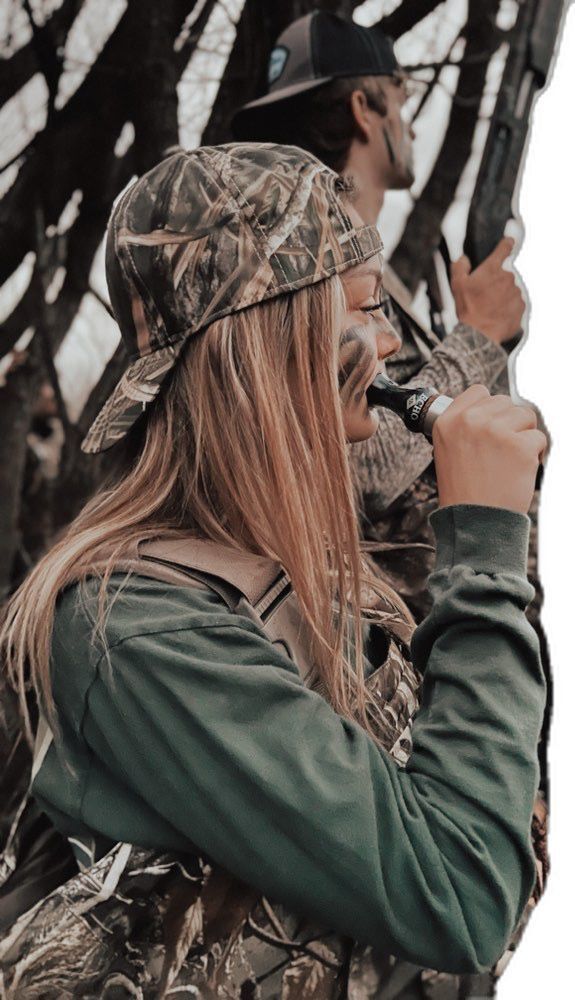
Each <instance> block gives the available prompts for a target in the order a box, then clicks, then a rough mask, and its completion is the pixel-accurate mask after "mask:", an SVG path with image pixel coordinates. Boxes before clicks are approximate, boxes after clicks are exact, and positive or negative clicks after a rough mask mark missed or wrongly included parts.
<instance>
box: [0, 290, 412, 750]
mask: <svg viewBox="0 0 575 1000" xmlns="http://www.w3.org/2000/svg"><path fill="white" fill-rule="evenodd" d="M344 309H345V298H344V293H343V288H342V285H341V282H340V280H339V278H337V277H334V278H330V279H327V280H325V281H322V282H320V283H318V284H315V285H312V286H310V287H307V288H304V289H302V290H300V291H297V292H295V293H293V294H290V295H285V296H282V297H278V298H275V299H272V300H271V301H270V302H265V303H262V304H260V305H258V306H255V307H252V308H250V309H246V310H244V311H241V312H238V313H235V314H233V315H232V316H228V317H226V318H224V319H221V320H218V321H217V322H215V323H213V324H212V325H211V326H210V327H208V328H207V329H206V330H205V331H204V332H203V333H201V334H199V335H196V336H193V337H191V338H190V340H189V342H188V344H187V345H186V347H185V349H184V351H183V353H182V356H181V358H180V360H179V362H178V364H177V366H176V368H175V370H174V373H173V375H172V378H171V381H170V383H169V385H168V386H167V387H165V388H164V389H163V391H162V392H161V393H160V396H159V397H158V399H157V400H156V402H155V403H154V405H153V407H152V409H151V411H150V412H149V414H148V416H147V418H146V422H145V425H144V427H143V428H142V431H143V442H142V444H141V446H140V448H139V451H138V453H137V455H136V458H135V459H134V460H133V461H132V462H131V463H129V464H127V465H126V467H125V468H124V470H123V472H122V474H121V475H120V477H119V480H118V481H117V482H116V483H115V485H114V486H113V487H111V488H107V489H103V490H102V491H100V492H99V493H98V494H97V495H96V496H95V497H94V498H93V499H92V500H91V501H90V502H89V503H88V504H87V505H86V506H85V507H84V509H83V510H82V511H81V513H80V514H79V516H78V517H77V518H76V519H75V521H74V522H73V523H72V524H71V526H70V527H69V529H68V530H67V532H66V534H65V536H64V537H63V538H62V539H61V540H60V541H59V542H58V543H57V544H56V545H55V546H54V547H53V548H52V550H51V551H50V552H48V554H47V555H46V556H45V557H44V558H43V559H42V560H41V562H40V563H39V564H38V565H37V566H36V568H35V569H34V570H33V571H32V572H31V574H30V575H29V577H28V578H27V580H26V581H25V582H24V583H23V585H22V586H21V587H20V589H19V590H18V592H17V593H16V594H15V596H14V597H13V599H12V601H11V602H10V604H9V606H8V609H7V613H6V617H5V622H4V626H3V629H2V633H1V636H0V640H1V642H2V644H3V647H4V650H5V653H6V658H7V665H8V672H9V676H10V679H11V681H12V684H13V685H14V686H15V688H16V689H17V690H18V692H19V696H20V704H21V709H22V713H23V716H24V720H25V723H26V727H27V731H28V734H29V735H30V720H29V717H28V713H27V709H26V689H27V678H28V675H29V676H30V678H31V681H32V683H33V686H34V688H35V691H36V694H37V697H38V699H39V704H40V705H41V706H42V708H43V711H44V712H45V713H46V714H47V717H48V719H49V721H50V722H51V723H52V725H53V726H55V727H56V728H57V713H56V710H55V705H54V700H53V695H52V689H51V682H50V646H51V636H52V628H53V623H54V614H55V609H56V602H57V599H58V595H59V594H60V593H61V591H62V590H63V588H65V587H67V586H69V585H70V584H72V583H75V582H78V581H81V580H85V579H86V578H87V577H88V576H92V575H98V576H100V577H101V583H100V592H99V594H100V596H99V602H98V608H99V611H98V622H99V626H100V628H101V630H102V631H103V630H104V625H105V614H106V610H105V609H106V600H107V598H106V589H107V584H108V580H109V577H110V575H111V573H112V571H113V568H114V564H115V563H116V562H117V561H118V560H119V559H120V558H121V556H122V554H123V553H125V552H126V550H127V548H128V547H130V546H131V545H132V544H133V543H134V542H135V541H136V540H138V539H144V538H149V537H154V536H157V535H162V536H165V535H170V534H175V533H178V534H179V533H182V532H185V533H188V534H192V535H194V536H199V537H203V538H208V539H212V540H214V541H217V542H223V543H227V544H229V545H231V546H234V547H237V548H239V549H242V550H247V551H249V552H253V553H257V554H260V555H264V556H268V557H270V558H272V559H274V560H277V561H278V562H279V563H281V565H282V566H283V567H284V569H285V570H286V572H287V573H288V575H289V577H290V579H291V582H292V585H293V588H294V591H295V593H296V595H297V598H298V601H299V604H300V607H301V611H302V614H303V616H304V618H305V620H306V622H307V623H308V625H309V627H310V629H311V634H312V644H313V649H312V650H310V654H311V656H310V659H311V660H312V662H313V664H314V667H315V670H316V673H317V675H318V678H319V681H320V682H321V685H322V689H323V691H324V692H325V694H326V697H327V698H328V700H329V701H330V703H331V704H332V706H333V708H334V709H335V710H336V711H337V712H339V713H340V714H341V715H343V716H346V717H348V718H355V719H356V720H357V721H359V722H360V723H361V724H362V725H363V726H364V727H365V728H366V729H367V730H368V731H371V732H372V734H373V728H374V727H372V725H371V723H370V714H372V713H373V712H374V711H376V706H374V705H370V712H368V711H367V706H368V702H371V699H370V697H369V694H368V692H367V689H366V685H365V680H364V671H363V643H362V616H361V605H362V599H363V598H362V588H365V583H366V578H365V575H364V572H363V567H362V559H361V554H360V546H359V534H358V521H357V514H356V504H355V496H354V487H353V483H352V477H351V472H350V466H349V461H348V452H347V443H346V438H345V431H344V425H343V417H342V410H341V404H340V400H339V392H338V381H337V373H338V350H339V335H340V330H341V324H342V320H343V314H344ZM104 550H105V551H106V553H107V555H106V567H105V571H104V572H102V571H101V568H100V571H97V570H96V564H98V563H99V562H100V555H99V554H100V553H102V552H104ZM371 585H374V586H375V589H377V585H375V581H373V580H372V581H371ZM380 590H384V591H385V593H386V595H387V596H388V598H389V597H391V599H392V600H395V605H396V607H397V608H398V609H399V610H400V611H403V612H405V615H406V617H408V616H409V613H408V612H407V610H406V609H405V606H404V605H402V603H401V601H400V600H399V599H398V598H397V596H396V595H395V596H394V595H393V592H391V591H390V590H389V588H386V587H385V586H383V585H381V587H380ZM338 609H339V610H338Z"/></svg>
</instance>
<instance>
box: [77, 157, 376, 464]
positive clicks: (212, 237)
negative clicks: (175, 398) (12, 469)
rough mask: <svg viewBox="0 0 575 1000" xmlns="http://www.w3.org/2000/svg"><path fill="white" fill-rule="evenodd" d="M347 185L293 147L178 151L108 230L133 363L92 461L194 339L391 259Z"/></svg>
mask: <svg viewBox="0 0 575 1000" xmlns="http://www.w3.org/2000/svg"><path fill="white" fill-rule="evenodd" d="M342 187H343V182H342V181H340V180H339V178H338V176H337V174H335V173H333V171H331V170H330V169H329V168H328V167H326V166H325V165H324V164H322V163H320V162H319V160H316V158H315V157H314V156H312V155H311V153H307V152H304V151H303V150H301V149H297V148H296V147H295V146H277V145H273V144H271V143H266V144H258V143H245V144H242V143H230V144H228V145H225V146H212V147H209V146H206V147H203V148H200V149H196V150H193V151H192V152H184V151H181V152H178V153H175V154H174V155H173V156H170V157H168V158H167V159H165V160H163V161H162V162H161V163H159V164H158V165H157V166H155V167H153V169H152V170H150V171H149V172H148V173H147V174H144V176H143V177H141V178H139V180H137V181H136V182H135V183H134V184H133V185H132V186H131V187H130V188H129V189H128V191H127V192H126V193H125V194H124V195H123V197H122V198H120V200H119V202H118V204H117V205H116V207H115V209H114V211H113V214H112V218H111V220H110V224H109V227H108V239H107V244H106V277H107V281H108V288H109V292H110V298H111V302H112V307H113V310H114V315H115V317H116V319H117V321H118V324H119V326H120V330H121V333H122V338H123V340H124V344H125V347H126V350H127V354H128V359H129V362H130V365H129V367H128V369H127V370H126V372H125V373H124V376H123V378H122V379H121V381H120V383H119V384H118V386H116V388H115V390H114V392H113V393H112V395H111V397H110V398H109V399H108V401H107V403H106V404H105V405H104V407H103V409H102V410H101V411H100V413H99V414H98V416H97V417H96V420H95V422H94V424H93V425H92V428H91V429H90V431H89V433H88V435H87V437H86V439H85V441H84V442H83V445H82V447H83V449H84V451H87V452H97V451H102V450H103V449H105V448H109V447H110V446H111V445H112V444H114V442H115V441H117V440H119V439H120V438H122V437H123V436H124V435H125V434H126V433H127V431H128V430H129V428H130V427H131V425H132V424H133V423H134V421H135V420H136V419H137V417H138V416H140V415H141V414H142V413H143V411H144V409H145V407H146V406H147V405H148V404H149V402H150V401H151V400H152V399H154V397H155V396H156V395H157V393H158V391H159V389H160V386H161V384H162V381H163V380H164V379H165V378H166V376H167V374H168V372H169V371H170V370H171V369H172V368H173V366H174V364H175V363H176V361H177V358H178V355H179V354H180V352H181V350H182V348H183V346H184V343H185V342H186V340H187V339H188V337H190V336H191V335H192V334H194V333H197V332H198V331H199V330H202V329H204V328H205V327H206V326H208V324H210V323H213V322H214V321H215V320H217V319H221V318H222V317H224V316H229V315H230V314H231V313H234V312H237V311H238V310H240V309H245V308H247V307H248V306H252V305H254V304H256V303H258V302H264V301H266V300H268V299H272V298H275V297H276V296H278V295H281V294H284V293H286V292H293V291H295V290H296V289H299V288H303V287H304V286H306V285H311V284H314V283H316V282H318V281H321V280H322V279H324V278H327V277H328V276H329V275H332V274H336V273H337V272H340V271H345V270H346V269H347V268H349V267H352V266H353V265H354V264H357V263H360V262H361V261H364V260H367V259H369V258H370V257H372V256H373V255H374V254H377V253H379V252H380V251H381V250H382V249H383V244H382V242H381V237H380V235H379V232H378V231H377V229H376V228H375V227H374V226H360V227H357V228H356V227H355V226H354V225H353V223H352V222H351V219H350V218H349V216H348V215H347V213H346V212H345V210H344V206H343V202H342V201H341V200H340V198H339V197H338V193H337V192H338V190H341V189H342Z"/></svg>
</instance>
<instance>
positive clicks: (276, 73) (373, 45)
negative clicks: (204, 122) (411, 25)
mask: <svg viewBox="0 0 575 1000" xmlns="http://www.w3.org/2000/svg"><path fill="white" fill-rule="evenodd" d="M399 72H400V66H399V64H398V62H397V59H396V58H395V55H394V52H393V41H392V39H391V38H389V36H388V35H386V34H385V33H384V31H383V30H382V29H381V28H380V27H379V26H378V25H374V26H373V27H372V28H364V27H363V26H362V25H360V24H355V22H354V21H348V20H346V19H344V18H343V17H339V16H338V15H337V14H330V13H329V12H328V11H323V10H315V11H313V12H312V13H311V14H306V15H305V17H300V18H298V20H297V21H293V22H292V24H290V25H289V26H288V27H287V28H286V29H285V31H283V32H282V34H281V35H280V36H279V38H278V40H277V41H276V43H275V45H274V47H273V49H272V52H271V55H270V61H269V67H268V88H269V92H268V93H267V94H266V95H265V97H260V98H258V99H257V100H256V101H250V103H249V104H244V106H243V107H241V108H240V109H239V110H238V111H237V112H236V113H235V115H234V118H233V120H232V130H233V132H234V135H236V137H237V138H240V137H241V133H242V127H243V124H244V123H245V122H246V121H247V119H248V118H249V117H250V113H253V112H255V111H256V110H257V109H259V108H262V109H263V108H266V107H268V106H270V105H273V104H275V103H277V102H279V101H285V100H287V99H288V98H290V97H295V96H296V95H298V94H303V93H305V91H308V90H315V89H316V88H317V87H321V86H322V84H324V83H329V81H330V80H334V79H335V78H336V77H342V76H393V75H394V74H396V73H399Z"/></svg>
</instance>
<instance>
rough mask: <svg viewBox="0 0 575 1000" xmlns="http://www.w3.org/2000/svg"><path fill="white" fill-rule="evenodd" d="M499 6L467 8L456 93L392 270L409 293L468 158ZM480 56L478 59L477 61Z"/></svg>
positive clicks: (488, 2)
mask: <svg viewBox="0 0 575 1000" xmlns="http://www.w3.org/2000/svg"><path fill="white" fill-rule="evenodd" d="M498 8H499V0H485V3H483V4H481V5H480V6H479V5H471V7H470V14H469V18H468V21H467V24H466V25H465V27H464V29H463V31H462V35H463V37H464V38H465V39H466V48H465V56H464V60H463V61H462V65H461V70H460V73H459V80H458V84H457V90H456V93H455V95H454V100H453V102H452V106H451V113H450V116H449V122H448V126H447V131H446V134H445V138H444V141H443V144H442V147H441V149H440V151H439V154H438V157H437V159H436V161H435V166H434V168H433V171H432V174H431V177H430V178H429V180H428V182H427V184H426V185H425V188H424V189H423V191H422V192H421V195H420V197H419V198H418V200H417V202H416V203H415V205H414V207H413V210H412V212H411V214H410V216H409V218H408V220H407V224H406V226H405V229H404V232H403V236H402V237H401V241H400V243H399V246H398V247H397V249H396V250H395V252H394V253H393V255H392V257H391V266H392V267H393V268H394V270H395V271H396V272H397V274H398V275H399V277H400V278H401V279H402V281H403V282H404V283H405V284H406V285H407V287H408V288H409V289H410V291H411V292H412V293H415V291H416V289H417V286H418V284H419V282H420V281H421V280H422V278H423V276H424V275H425V274H426V272H427V269H428V266H429V262H430V259H431V257H432V255H433V252H434V251H435V249H436V248H437V246H438V244H439V240H440V237H441V225H442V222H443V219H444V216H445V214H446V212H447V210H448V208H449V206H450V205H451V203H452V201H453V198H454V195H455V191H456V189H457V185H458V183H459V179H460V177H461V174H462V173H463V169H464V167H465V164H466V163H467V161H468V159H469V155H470V153H471V146H472V142H473V136H474V134H475V127H476V124H477V108H478V103H479V101H480V99H481V95H482V94H483V90H484V87H485V79H486V76H487V69H488V66H489V60H487V59H486V58H485V56H486V54H487V53H488V52H491V54H493V53H494V52H495V51H496V49H497V48H498V46H499V43H500V35H499V32H498V31H497V29H496V27H495V17H496V14H497V10H498ZM478 55H481V58H480V59H478V58H477V56H478Z"/></svg>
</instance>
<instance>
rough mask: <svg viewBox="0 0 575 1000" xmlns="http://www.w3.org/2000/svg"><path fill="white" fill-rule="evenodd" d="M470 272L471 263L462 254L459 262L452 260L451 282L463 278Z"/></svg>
mask: <svg viewBox="0 0 575 1000" xmlns="http://www.w3.org/2000/svg"><path fill="white" fill-rule="evenodd" d="M470 271H471V261H470V260H469V257H466V256H465V254H463V256H462V257H460V258H459V260H454V261H453V263H452V265H451V280H452V281H457V280H458V279H459V278H462V277H465V276H466V275H468V274H469V273H470Z"/></svg>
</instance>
